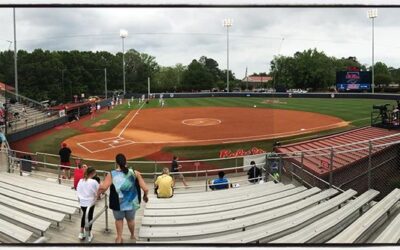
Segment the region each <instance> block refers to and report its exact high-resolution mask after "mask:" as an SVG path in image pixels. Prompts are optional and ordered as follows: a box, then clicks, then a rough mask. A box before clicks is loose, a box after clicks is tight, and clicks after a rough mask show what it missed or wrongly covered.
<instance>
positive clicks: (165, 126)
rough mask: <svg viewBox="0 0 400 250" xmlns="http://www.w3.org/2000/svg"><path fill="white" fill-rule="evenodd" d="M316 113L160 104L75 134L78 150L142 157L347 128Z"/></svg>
mask: <svg viewBox="0 0 400 250" xmlns="http://www.w3.org/2000/svg"><path fill="white" fill-rule="evenodd" d="M347 125H348V123H347V122H344V121H343V120H341V119H339V118H336V117H332V116H327V115H321V114H317V113H311V112H302V111H291V110H278V109H265V108H228V107H227V108H221V107H199V108H164V109H163V108H157V109H145V110H133V111H131V112H130V113H129V115H127V116H126V117H125V118H124V119H123V120H122V121H121V123H120V124H118V125H117V126H116V127H115V128H114V129H113V130H112V131H109V132H94V133H87V134H82V135H78V136H74V137H71V138H69V139H67V140H66V141H65V142H66V143H67V144H68V145H69V146H70V147H71V149H72V151H73V154H74V155H77V156H80V157H84V158H89V159H98V160H113V159H114V157H115V155H116V154H118V153H124V154H125V155H126V156H127V158H128V159H133V158H137V157H143V156H146V155H149V154H152V153H155V152H158V151H160V150H161V149H162V148H163V147H165V146H186V145H209V144H223V143H233V142H245V141H254V140H266V139H274V138H282V137H288V136H293V135H299V134H305V133H310V132H317V131H323V130H328V129H333V128H338V127H344V126H347Z"/></svg>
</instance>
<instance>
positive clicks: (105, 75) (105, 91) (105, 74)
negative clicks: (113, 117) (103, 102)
mask: <svg viewBox="0 0 400 250" xmlns="http://www.w3.org/2000/svg"><path fill="white" fill-rule="evenodd" d="M104 88H105V90H104V93H105V94H106V99H107V68H104Z"/></svg>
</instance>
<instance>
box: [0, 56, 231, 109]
mask: <svg viewBox="0 0 400 250" xmlns="http://www.w3.org/2000/svg"><path fill="white" fill-rule="evenodd" d="M105 68H106V71H107V73H105V72H104V69H105ZM125 72H126V75H125V84H126V91H127V92H128V93H145V92H147V82H148V77H150V79H151V92H153V93H154V92H176V91H199V90H203V89H212V88H219V89H223V88H224V86H225V85H226V70H221V69H220V68H219V65H218V63H217V62H216V61H215V60H214V59H212V58H207V57H205V56H202V57H201V58H199V59H198V60H197V59H193V61H192V62H191V63H190V64H189V65H182V64H176V65H175V66H170V67H163V66H160V65H159V64H158V63H157V61H156V59H155V57H154V56H151V55H148V54H146V53H140V52H138V51H136V50H133V49H131V50H128V51H127V52H126V53H125ZM105 74H107V89H108V90H121V89H122V88H123V83H122V53H117V54H111V53H109V52H105V51H98V52H91V51H76V50H74V51H48V50H42V49H36V50H34V51H32V52H27V51H24V50H19V51H18V86H19V87H18V89H19V93H20V94H21V95H24V96H27V97H29V98H32V99H35V100H39V101H43V100H56V101H57V102H59V103H62V102H67V101H71V100H72V98H73V96H74V95H80V94H81V93H85V95H86V96H90V95H98V96H102V95H104V93H105ZM0 81H1V82H4V83H7V84H9V85H11V86H14V53H13V51H3V52H0ZM230 81H233V82H234V81H236V78H235V76H234V74H233V73H232V72H231V71H230Z"/></svg>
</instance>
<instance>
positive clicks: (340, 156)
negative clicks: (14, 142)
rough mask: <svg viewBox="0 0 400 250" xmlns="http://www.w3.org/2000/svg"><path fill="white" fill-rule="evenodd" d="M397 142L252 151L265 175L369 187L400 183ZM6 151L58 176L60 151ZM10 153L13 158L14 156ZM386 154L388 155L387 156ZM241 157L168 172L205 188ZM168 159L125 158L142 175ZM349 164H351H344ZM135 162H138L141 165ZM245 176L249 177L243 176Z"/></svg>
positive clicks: (397, 138) (235, 167) (240, 164)
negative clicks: (262, 159)
mask: <svg viewBox="0 0 400 250" xmlns="http://www.w3.org/2000/svg"><path fill="white" fill-rule="evenodd" d="M398 148H400V133H397V134H393V135H390V136H385V137H381V138H375V139H371V140H363V141H360V142H355V143H350V144H344V145H334V146H332V147H321V148H315V149H307V150H304V151H294V152H286V153H268V154H260V155H256V156H259V157H265V166H262V165H260V164H258V167H264V172H265V173H266V174H267V173H268V174H267V175H268V176H271V177H274V175H273V172H274V171H275V172H276V173H278V176H283V175H286V176H289V177H290V178H293V177H295V178H296V179H299V178H302V179H301V182H302V183H304V184H306V185H308V186H320V187H323V188H326V187H333V186H336V187H342V188H343V189H345V188H359V190H362V188H361V183H364V184H365V186H366V187H367V188H377V187H378V186H379V185H378V181H379V180H381V179H382V180H384V178H383V177H384V176H389V177H390V178H391V180H390V182H393V183H395V184H396V183H399V184H396V185H400V173H397V172H396V171H397V170H396V166H397V165H396V164H399V163H400V151H399V150H398ZM396 150H397V151H396ZM9 152H11V153H10V155H12V154H15V156H18V155H19V156H22V155H23V154H29V155H31V156H32V157H33V158H36V160H34V161H32V162H33V163H35V164H36V165H37V166H42V167H44V168H49V167H52V168H53V169H54V168H55V169H56V170H57V171H58V177H60V167H61V166H60V165H59V156H58V155H54V154H46V153H35V154H31V153H26V152H22V151H15V150H9ZM384 154H386V155H384ZM387 154H389V155H387ZM253 156H254V155H253ZM20 158H21V157H20ZM12 159H15V157H14V158H12ZM73 159H75V160H77V161H83V162H84V163H86V164H87V165H93V166H95V168H96V169H98V171H99V173H100V172H103V175H104V176H105V175H106V173H107V172H108V171H110V170H112V169H115V162H114V161H94V160H93V159H80V158H78V157H73ZM387 159H391V160H390V161H387ZM244 161H245V160H244V157H232V158H227V159H201V160H182V161H179V163H180V164H181V165H183V166H184V168H185V169H188V170H189V169H193V171H184V172H179V173H171V175H175V174H182V175H183V176H184V177H187V178H192V179H195V180H200V181H201V180H205V181H204V182H203V183H201V185H199V184H196V188H199V189H202V190H207V189H208V188H207V186H208V182H207V181H208V180H209V179H210V178H211V176H214V175H216V174H217V173H218V172H219V171H224V172H225V173H227V174H229V175H231V174H233V173H235V174H239V175H245V173H244V171H246V169H247V168H249V167H250V165H245V164H244ZM274 161H275V163H274ZM49 162H51V163H49ZM221 162H222V163H223V164H221ZM100 163H102V164H104V165H101V164H100ZM195 163H197V164H195ZM170 164H171V162H170V161H154V162H152V161H150V162H146V161H128V166H129V167H133V168H134V169H135V170H138V171H140V172H141V173H142V175H143V176H144V177H145V178H147V179H153V180H155V179H156V178H157V176H158V175H161V171H162V168H164V167H168V168H169V167H170ZM274 164H275V165H276V166H278V167H275V170H273V168H274V166H273V165H274ZM310 165H312V167H310ZM350 165H351V166H352V167H348V166H350ZM138 166H142V168H140V167H138ZM63 167H64V166H63ZM100 167H101V168H100ZM203 167H204V168H203ZM67 168H68V167H67ZM69 168H74V167H69ZM339 168H340V170H339ZM382 169H384V170H385V173H384V174H382V173H379V170H382ZM397 169H398V168H397ZM390 171H391V172H390ZM399 172H400V170H399ZM390 173H392V175H393V176H391V175H390ZM380 176H381V177H380ZM392 177H393V178H397V179H398V180H397V179H393V178H392ZM392 179H393V180H392ZM59 180H60V178H59ZM246 180H247V178H246V179H245V180H244V181H246ZM383 182H385V181H383ZM326 183H329V185H326ZM200 187H201V188H200ZM177 189H180V187H179V188H178V187H177Z"/></svg>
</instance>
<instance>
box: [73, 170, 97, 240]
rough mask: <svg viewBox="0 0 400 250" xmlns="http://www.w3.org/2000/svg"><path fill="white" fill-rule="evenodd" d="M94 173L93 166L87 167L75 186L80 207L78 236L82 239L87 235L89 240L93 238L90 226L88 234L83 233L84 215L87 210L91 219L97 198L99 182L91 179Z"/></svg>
mask: <svg viewBox="0 0 400 250" xmlns="http://www.w3.org/2000/svg"><path fill="white" fill-rule="evenodd" d="M95 175H96V169H94V168H93V167H89V168H87V169H86V171H85V174H84V177H83V179H81V180H80V181H79V182H78V186H77V187H76V192H77V195H78V199H79V205H80V206H81V209H82V219H81V232H80V233H79V236H78V238H79V239H81V240H83V239H84V238H85V237H89V238H88V240H89V242H91V241H92V239H93V234H92V233H91V231H92V226H90V228H89V235H85V233H84V228H85V215H86V212H88V213H89V214H88V219H89V221H91V220H92V219H93V212H94V205H95V202H96V200H97V190H98V189H99V183H98V182H97V181H96V180H94V179H92V178H93V177H94V176H95ZM88 208H89V209H88Z"/></svg>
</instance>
